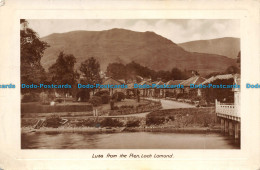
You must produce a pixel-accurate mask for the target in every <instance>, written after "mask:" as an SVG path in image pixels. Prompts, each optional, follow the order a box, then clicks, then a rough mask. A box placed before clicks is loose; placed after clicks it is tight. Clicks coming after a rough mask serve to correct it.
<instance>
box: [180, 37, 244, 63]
mask: <svg viewBox="0 0 260 170" xmlns="http://www.w3.org/2000/svg"><path fill="white" fill-rule="evenodd" d="M178 45H179V46H180V47H182V48H183V49H185V50H186V51H189V52H199V53H208V54H218V55H224V56H227V57H229V58H233V59H236V58H237V55H238V53H239V51H240V39H239V38H232V37H225V38H217V39H211V40H198V41H190V42H186V43H181V44H178Z"/></svg>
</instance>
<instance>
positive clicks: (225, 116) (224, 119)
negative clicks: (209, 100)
mask: <svg viewBox="0 0 260 170" xmlns="http://www.w3.org/2000/svg"><path fill="white" fill-rule="evenodd" d="M215 107H216V116H217V118H218V119H220V122H221V131H222V132H223V133H225V134H227V135H229V136H233V137H234V138H235V139H239V138H240V117H241V116H240V105H236V104H224V103H220V102H219V101H217V100H216V101H215Z"/></svg>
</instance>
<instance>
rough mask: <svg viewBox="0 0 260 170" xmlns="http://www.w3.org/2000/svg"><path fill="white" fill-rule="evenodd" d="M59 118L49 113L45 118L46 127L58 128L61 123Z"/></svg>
mask: <svg viewBox="0 0 260 170" xmlns="http://www.w3.org/2000/svg"><path fill="white" fill-rule="evenodd" d="M61 120H62V119H61V118H60V117H59V116H57V115H51V116H50V117H47V118H46V121H45V122H46V125H45V126H46V127H52V128H58V127H59V126H60V125H61V123H60V122H61Z"/></svg>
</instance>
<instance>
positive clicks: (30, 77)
mask: <svg viewBox="0 0 260 170" xmlns="http://www.w3.org/2000/svg"><path fill="white" fill-rule="evenodd" d="M20 24H21V25H24V27H23V29H21V30H20V48H21V50H20V58H21V84H32V83H34V84H39V83H40V82H42V81H43V80H45V79H46V73H45V70H44V68H43V67H42V65H41V63H40V61H41V58H42V56H43V53H44V50H45V49H46V48H47V47H49V45H48V44H47V43H46V42H44V41H41V40H40V38H39V37H38V35H37V33H36V32H35V31H34V30H32V29H31V28H28V27H27V25H28V21H26V20H25V19H21V20H20ZM21 91H22V93H25V92H27V91H26V89H21Z"/></svg>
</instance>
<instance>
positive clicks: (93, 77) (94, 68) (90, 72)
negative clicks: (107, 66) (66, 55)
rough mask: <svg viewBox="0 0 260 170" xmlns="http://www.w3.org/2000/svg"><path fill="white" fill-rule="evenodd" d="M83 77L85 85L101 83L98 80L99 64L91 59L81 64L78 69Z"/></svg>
mask: <svg viewBox="0 0 260 170" xmlns="http://www.w3.org/2000/svg"><path fill="white" fill-rule="evenodd" d="M79 70H80V71H81V73H82V74H83V77H84V82H85V83H87V84H97V83H101V78H100V74H99V73H100V64H99V62H98V61H97V60H96V59H95V58H93V57H91V58H89V59H87V60H85V61H84V62H82V63H81V65H80V69H79Z"/></svg>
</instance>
